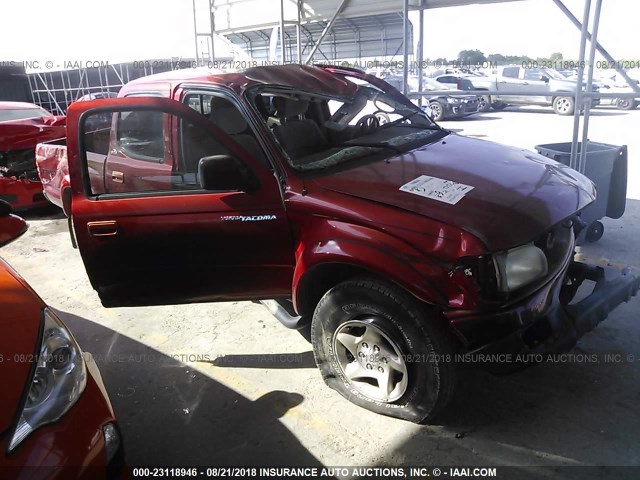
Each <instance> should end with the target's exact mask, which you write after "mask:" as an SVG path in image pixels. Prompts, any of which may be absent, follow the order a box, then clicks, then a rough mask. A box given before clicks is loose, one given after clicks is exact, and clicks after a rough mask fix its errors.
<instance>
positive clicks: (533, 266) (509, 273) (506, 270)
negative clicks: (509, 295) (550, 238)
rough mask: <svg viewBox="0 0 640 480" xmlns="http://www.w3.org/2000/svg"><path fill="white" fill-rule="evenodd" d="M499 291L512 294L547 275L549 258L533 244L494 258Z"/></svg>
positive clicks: (513, 249)
mask: <svg viewBox="0 0 640 480" xmlns="http://www.w3.org/2000/svg"><path fill="white" fill-rule="evenodd" d="M494 259H495V263H496V270H497V273H498V289H499V290H500V291H502V292H512V291H514V290H517V289H519V288H520V287H523V286H525V285H527V284H528V283H531V282H533V281H535V280H537V279H539V278H541V277H544V276H545V275H546V274H547V270H548V267H547V257H546V256H545V254H544V252H543V251H542V250H540V249H539V248H538V247H536V246H535V245H534V244H533V243H528V244H526V245H522V246H521V247H516V248H512V249H511V250H507V251H506V252H505V253H501V254H498V255H496V256H495V257H494Z"/></svg>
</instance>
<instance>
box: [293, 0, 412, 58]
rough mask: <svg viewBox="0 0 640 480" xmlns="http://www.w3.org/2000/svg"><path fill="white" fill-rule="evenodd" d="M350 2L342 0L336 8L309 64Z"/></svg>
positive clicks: (309, 56)
mask: <svg viewBox="0 0 640 480" xmlns="http://www.w3.org/2000/svg"><path fill="white" fill-rule="evenodd" d="M407 1H408V0H407ZM348 3H349V0H342V3H340V5H339V6H338V8H337V9H336V11H335V13H334V14H333V16H332V17H331V20H329V23H327V26H326V27H324V30H323V31H322V33H321V34H320V38H318V41H317V42H316V44H315V45H314V46H313V48H312V49H311V52H310V53H309V55H308V56H307V59H306V60H305V62H304V63H305V64H307V65H308V64H309V63H311V60H312V59H313V56H314V55H315V54H316V52H317V51H318V49H319V48H320V44H321V43H322V41H323V40H324V37H326V36H327V33H329V30H331V27H333V24H334V23H336V20H337V19H338V16H339V15H340V13H342V10H344V7H346V6H347V4H348Z"/></svg>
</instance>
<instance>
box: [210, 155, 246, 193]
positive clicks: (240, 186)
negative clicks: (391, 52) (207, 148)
mask: <svg viewBox="0 0 640 480" xmlns="http://www.w3.org/2000/svg"><path fill="white" fill-rule="evenodd" d="M198 178H199V181H200V187H201V188H203V189H204V190H215V191H233V190H239V191H244V192H253V191H255V190H257V188H258V180H257V178H256V177H255V176H254V175H253V173H252V172H251V170H249V168H247V166H246V165H245V164H244V163H242V162H241V161H240V160H238V159H237V158H235V157H231V156H229V155H213V156H211V157H203V158H201V159H200V161H199V162H198Z"/></svg>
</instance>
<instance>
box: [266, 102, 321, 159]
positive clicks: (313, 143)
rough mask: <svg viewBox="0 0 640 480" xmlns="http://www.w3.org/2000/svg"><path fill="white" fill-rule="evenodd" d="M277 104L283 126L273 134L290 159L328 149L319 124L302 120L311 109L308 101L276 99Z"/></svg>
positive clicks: (278, 126)
mask: <svg viewBox="0 0 640 480" xmlns="http://www.w3.org/2000/svg"><path fill="white" fill-rule="evenodd" d="M275 102H276V109H277V114H278V117H279V118H280V121H281V124H280V125H277V126H275V127H274V128H273V134H274V135H275V137H276V140H278V143H280V145H281V146H282V148H283V149H284V151H285V152H287V154H288V155H289V157H291V158H293V159H297V158H300V157H305V156H307V155H311V154H312V153H317V152H320V151H322V150H325V149H326V148H327V147H328V142H327V139H326V137H325V136H324V134H323V133H322V130H320V127H319V126H318V124H317V123H316V122H314V121H313V120H311V119H305V118H301V117H302V116H303V115H304V114H305V113H306V112H307V109H308V108H309V102H308V101H306V100H293V99H290V98H284V97H276V99H275Z"/></svg>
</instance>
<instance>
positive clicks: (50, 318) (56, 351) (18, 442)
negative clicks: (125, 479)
mask: <svg viewBox="0 0 640 480" xmlns="http://www.w3.org/2000/svg"><path fill="white" fill-rule="evenodd" d="M26 230H27V224H26V222H25V221H24V220H23V219H22V218H20V217H17V216H15V215H12V214H11V207H10V206H9V205H8V204H7V203H6V202H4V201H0V246H2V245H5V244H7V243H9V242H11V241H12V240H14V239H15V238H17V237H19V236H20V235H22V234H23V233H24V232H25V231H26ZM0 312H1V313H0V331H1V332H2V334H1V335H0V378H2V393H1V394H0V451H1V452H2V453H0V476H1V477H2V478H24V479H27V478H28V479H64V480H66V479H87V480H93V479H100V478H103V479H110V478H122V477H121V476H122V475H123V474H124V470H123V454H122V442H121V439H120V433H119V431H118V427H117V425H116V420H115V417H114V414H113V409H112V408H111V403H110V401H109V397H108V396H107V392H106V390H105V387H104V384H103V382H102V378H101V376H100V372H99V371H98V368H97V367H96V364H95V361H94V360H93V359H92V357H91V355H90V354H88V353H86V352H83V351H82V350H81V349H80V347H79V346H78V344H77V343H76V341H75V339H74V338H73V335H72V334H71V332H70V331H69V330H68V329H67V327H66V326H65V325H64V323H63V322H62V321H61V320H60V318H58V316H57V315H56V314H55V312H54V311H53V310H51V309H50V308H49V307H47V305H45V303H44V302H43V301H42V300H41V299H40V297H39V296H38V295H37V294H36V293H35V292H34V291H33V289H32V288H31V287H30V286H29V285H28V284H27V283H26V282H25V281H24V279H23V278H22V277H20V275H19V274H18V273H17V272H16V271H15V270H13V269H12V268H11V267H10V266H9V265H8V264H7V263H6V262H5V261H4V260H2V259H1V258H0Z"/></svg>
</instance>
